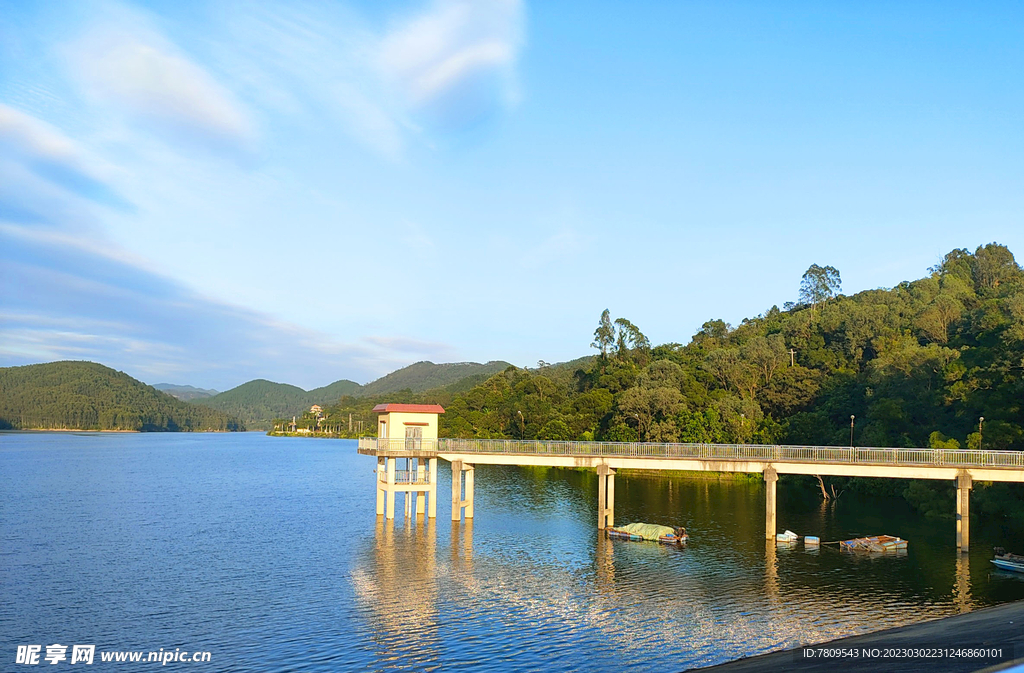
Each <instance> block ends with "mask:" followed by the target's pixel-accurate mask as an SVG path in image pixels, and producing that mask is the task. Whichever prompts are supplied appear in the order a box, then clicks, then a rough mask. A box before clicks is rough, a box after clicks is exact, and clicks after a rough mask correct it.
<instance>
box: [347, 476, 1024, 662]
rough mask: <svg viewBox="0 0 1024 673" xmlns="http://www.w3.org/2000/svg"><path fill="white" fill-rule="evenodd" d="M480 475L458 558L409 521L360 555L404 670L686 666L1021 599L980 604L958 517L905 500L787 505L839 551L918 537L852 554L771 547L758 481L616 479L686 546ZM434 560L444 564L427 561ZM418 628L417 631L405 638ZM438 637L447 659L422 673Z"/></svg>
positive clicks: (531, 484)
mask: <svg viewBox="0 0 1024 673" xmlns="http://www.w3.org/2000/svg"><path fill="white" fill-rule="evenodd" d="M477 470H478V485H479V488H478V495H477V498H478V501H479V502H480V504H479V506H478V507H477V512H478V514H477V518H476V519H475V520H471V521H467V522H463V523H461V524H459V523H454V524H452V525H451V527H450V528H449V529H448V531H447V533H448V534H447V535H446V538H447V544H448V549H447V550H445V551H438V550H436V546H437V541H436V538H437V531H436V529H435V527H434V526H428V527H426V528H423V527H417V526H416V525H413V526H412V527H411V528H410V527H408V526H407V527H406V528H405V530H404V532H401V533H400V535H401V536H402V537H401V539H392V538H390V537H388V536H387V534H386V532H382V531H381V530H380V529H379V528H378V532H377V538H376V540H375V542H374V544H373V545H371V546H369V547H368V551H367V553H363V554H361V555H360V556H359V557H358V560H357V571H356V572H355V573H354V574H353V577H354V579H355V581H357V582H358V583H359V584H360V586H361V587H363V588H361V589H360V591H359V592H358V594H359V597H360V600H362V601H364V602H366V604H367V605H371V604H372V605H373V606H374V608H373V610H374V614H375V620H374V622H373V625H372V627H373V628H375V629H376V630H377V637H378V638H379V639H380V640H382V641H390V640H394V641H397V642H402V643H404V644H403V645H402V646H401V647H395V648H392V649H391V650H389V652H390V655H391V657H392V658H388V661H389V662H390V664H392V665H394V666H396V667H398V668H412V669H415V668H419V667H430V666H445V665H450V664H451V663H452V662H453V661H466V662H472V663H473V664H474V665H475V666H480V667H483V668H495V669H496V670H497V669H509V668H511V669H521V670H528V669H532V668H536V667H537V666H538V665H539V664H538V662H543V667H544V668H552V669H558V668H562V669H567V670H576V669H578V668H589V667H590V666H589V665H587V666H584V665H583V664H582V663H581V662H584V661H586V662H591V663H594V662H600V664H599V667H600V668H603V669H609V668H610V669H620V668H621V669H626V668H630V669H631V668H634V667H635V668H641V669H646V670H655V669H662V668H666V667H667V668H669V669H671V670H679V669H682V668H687V667H694V666H704V665H710V664H713V663H718V662H722V661H726V660H730V659H735V658H739V657H743V656H750V655H753V654H758V653H762V652H767V651H771V650H774V649H779V648H782V647H787V646H796V645H799V644H806V643H812V642H822V641H825V640H829V639H832V638H837V637H842V636H846V635H852V634H855V633H863V632H867V631H873V630H877V629H882V628H888V627H891V626H897V625H901V624H906V623H912V622H915V621H921V620H924V619H931V618H936V617H940V616H945V615H951V614H956V613H960V612H967V611H970V610H972V609H975V608H976V607H979V606H981V605H985V604H990V603H992V602H995V601H1000V600H1009V599H1012V598H1016V597H1021V596H1024V591H1021V590H1019V589H1018V590H1017V591H1016V592H1011V593H1006V592H1003V593H1000V592H999V591H996V590H995V589H996V587H993V586H988V587H986V590H985V596H984V598H982V599H981V600H978V599H976V598H975V597H973V596H972V578H971V574H970V559H969V557H967V556H964V557H960V555H959V554H957V553H956V552H955V550H954V549H953V546H952V543H951V539H950V540H947V539H946V538H951V535H950V534H947V533H949V532H950V531H944V530H942V528H941V526H942V525H943V524H946V527H947V528H952V527H951V526H950V525H948V522H934V521H929V520H925V519H922V518H920V517H917V516H916V515H914V514H913V513H912V512H909V511H907V510H905V509H901V505H900V504H899V503H894V502H891V501H889V502H885V503H872V502H860V503H858V502H855V501H854V500H853V499H852V498H849V499H847V501H846V502H842V503H838V504H830V505H824V504H821V503H818V502H815V501H813V500H812V501H810V502H807V503H794V502H788V503H787V504H785V505H784V506H783V507H781V508H780V527H783V526H784V527H786V528H790V529H793V530H798V531H800V533H801V534H816V535H818V536H819V537H822V538H823V539H831V540H835V539H840V538H842V539H845V538H848V537H854V536H857V535H863V534H868V533H881V532H887V533H892V534H898V535H901V536H903V537H906V538H908V539H910V540H911V545H910V549H911V551H910V552H908V553H901V554H858V553H843V552H840V551H839V550H838V549H837V548H836V547H835V546H823V547H820V548H805V547H804V546H803V543H802V542H797V543H792V544H787V543H777V542H776V541H774V540H769V541H765V540H764V533H763V530H762V529H761V528H759V525H763V524H762V523H761V522H762V521H763V518H764V517H763V511H764V510H763V490H762V488H761V487H760V486H759V485H758V484H756V483H744V482H717V481H696V482H694V481H691V482H687V481H683V480H675V481H673V480H659V479H654V478H646V477H645V478H639V477H633V478H630V477H629V476H625V475H621V473H620V477H619V478H618V484H617V487H619V488H618V491H619V492H618V493H617V498H616V501H617V505H618V506H619V508H620V509H619V513H618V515H617V518H620V519H621V520H623V521H636V520H644V521H649V522H654V523H663V524H666V525H685V526H686V527H687V529H688V530H690V531H691V535H692V538H691V542H690V544H689V545H688V546H687V547H684V548H675V547H667V546H661V545H657V544H651V543H635V542H624V541H619V540H609V539H607V538H606V537H604V536H603V535H601V534H599V533H598V532H597V531H596V530H595V529H594V528H593V526H592V520H593V517H592V516H591V512H590V505H591V504H593V503H596V493H592V492H591V491H595V490H596V489H594V488H588V486H592V485H593V484H590V483H588V482H590V481H591V480H590V478H589V476H588V475H587V474H585V473H577V472H571V471H564V472H563V471H557V470H545V471H534V470H527V469H518V468H504V467H494V468H488V467H486V466H483V467H478V468H477ZM784 485H785V482H783V486H784ZM542 486H546V487H547V488H542ZM442 488H443V486H442ZM883 522H884V524H883ZM447 526H448V523H447V521H445V522H444V523H443V524H442V530H443V529H444V528H445V527H447ZM474 527H475V530H474ZM400 530H401V529H400ZM983 543H984V542H983V541H979V543H978V544H979V545H980V544H983ZM389 544H391V545H394V547H395V548H392V549H387V545H389ZM431 554H436V555H437V557H438V558H439V559H443V560H444V563H443V564H438V565H432V564H431V563H428V562H427V561H426V559H424V555H428V556H429V555H431ZM394 564H398V565H399V566H400V568H398V569H396V568H395V567H390V566H393V565H394ZM402 578H405V581H406V582H409V581H412V582H414V583H415V584H416V585H424V586H429V587H430V588H429V589H425V590H424V591H423V592H422V593H421V597H422V598H423V599H424V600H428V599H433V600H435V601H436V604H435V605H434V606H432V607H427V606H418V607H417V608H416V609H415V611H412V612H410V608H409V606H408V605H407V602H406V601H405V600H404V599H403V598H402V594H401V592H396V591H394V590H389V587H395V586H397V584H396V583H400V582H401V581H402ZM986 584H989V583H987V582H986ZM1002 588H1005V587H1002ZM391 613H397V614H405V615H407V617H406V618H405V620H404V621H403V620H402V619H400V618H399V617H397V616H396V617H389V615H391ZM410 614H413V615H417V618H416V619H412V617H409V616H408V615H410ZM419 615H422V617H419ZM416 623H419V624H420V626H419V628H420V630H421V633H419V634H415V635H414V634H408V633H407V634H405V636H404V639H403V634H402V630H403V629H410V628H412V627H413V626H414V625H415V624H416ZM382 624H385V625H386V626H384V627H381V626H380V625H382ZM398 625H404V626H401V627H399V626H398ZM438 639H440V642H442V643H445V645H444V647H443V649H444V651H443V652H442V653H440V654H439V655H438V658H437V659H434V660H430V661H426V660H425V659H424V657H425V656H426V655H425V653H426V652H430V653H431V654H433V653H435V652H437V647H436V646H437V642H438ZM413 652H415V654H413ZM382 656H383V655H382ZM393 657H397V658H393Z"/></svg>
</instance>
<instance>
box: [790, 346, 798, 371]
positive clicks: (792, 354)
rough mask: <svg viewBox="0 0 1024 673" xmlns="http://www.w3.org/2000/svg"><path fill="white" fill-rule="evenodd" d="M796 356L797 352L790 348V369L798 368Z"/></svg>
mask: <svg viewBox="0 0 1024 673" xmlns="http://www.w3.org/2000/svg"><path fill="white" fill-rule="evenodd" d="M795 356H796V351H795V350H793V349H792V348H790V349H789V366H790V367H796V360H795V359H794V358H795Z"/></svg>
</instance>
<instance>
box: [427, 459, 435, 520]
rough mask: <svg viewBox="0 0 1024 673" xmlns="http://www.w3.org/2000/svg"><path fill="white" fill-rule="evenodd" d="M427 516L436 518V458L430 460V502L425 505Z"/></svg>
mask: <svg viewBox="0 0 1024 673" xmlns="http://www.w3.org/2000/svg"><path fill="white" fill-rule="evenodd" d="M427 516H428V517H429V518H431V519H436V518H437V458H431V459H430V500H429V501H428V503H427Z"/></svg>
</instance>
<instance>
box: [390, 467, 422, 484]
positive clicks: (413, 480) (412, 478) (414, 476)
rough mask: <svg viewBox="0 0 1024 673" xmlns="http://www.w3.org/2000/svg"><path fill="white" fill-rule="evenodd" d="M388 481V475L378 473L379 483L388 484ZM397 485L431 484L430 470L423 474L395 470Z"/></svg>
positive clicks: (414, 471)
mask: <svg viewBox="0 0 1024 673" xmlns="http://www.w3.org/2000/svg"><path fill="white" fill-rule="evenodd" d="M387 480H388V473H387V472H382V471H378V472H377V481H379V482H381V483H386V482H387ZM395 483H396V484H429V483H430V470H424V471H423V474H420V473H419V472H418V471H416V470H395Z"/></svg>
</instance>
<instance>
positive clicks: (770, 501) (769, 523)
mask: <svg viewBox="0 0 1024 673" xmlns="http://www.w3.org/2000/svg"><path fill="white" fill-rule="evenodd" d="M778 481H779V473H778V472H776V471H775V468H774V467H769V468H768V469H766V470H765V471H764V493H765V505H764V536H765V539H766V540H774V539H775V531H776V530H778V529H777V527H776V525H775V510H776V493H775V484H776V483H777V482H778Z"/></svg>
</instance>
